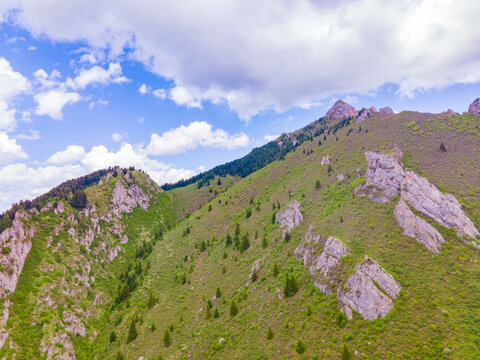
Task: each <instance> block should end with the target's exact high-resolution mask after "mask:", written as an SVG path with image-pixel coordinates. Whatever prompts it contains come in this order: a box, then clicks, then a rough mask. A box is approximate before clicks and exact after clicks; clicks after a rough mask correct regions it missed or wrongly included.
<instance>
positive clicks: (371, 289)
mask: <svg viewBox="0 0 480 360" xmlns="http://www.w3.org/2000/svg"><path fill="white" fill-rule="evenodd" d="M377 284H378V286H379V287H380V289H381V290H380V289H379V288H378V287H377ZM382 290H383V291H384V292H385V293H384V292H382ZM400 290H401V286H400V284H399V283H398V282H397V281H396V280H395V279H394V278H393V276H392V275H391V274H389V273H387V272H386V271H385V269H383V268H382V267H381V266H380V265H379V264H378V263H377V262H376V261H374V260H373V259H371V258H369V257H368V256H365V258H364V260H363V261H362V262H360V263H359V264H357V266H356V267H355V272H354V273H353V274H352V275H350V277H349V278H348V280H347V281H346V282H345V284H344V286H343V287H339V288H338V290H337V298H338V299H339V300H340V301H341V302H343V303H344V306H343V307H341V310H342V311H344V312H345V314H346V315H347V317H349V318H351V311H348V308H350V309H351V310H355V311H356V312H358V313H359V314H360V315H361V316H362V317H363V318H364V319H368V320H374V319H378V318H383V317H385V316H386V315H387V314H388V312H389V311H390V310H391V309H392V307H393V305H394V304H393V300H392V298H393V299H395V298H396V297H397V296H398V294H399V292H400Z"/></svg>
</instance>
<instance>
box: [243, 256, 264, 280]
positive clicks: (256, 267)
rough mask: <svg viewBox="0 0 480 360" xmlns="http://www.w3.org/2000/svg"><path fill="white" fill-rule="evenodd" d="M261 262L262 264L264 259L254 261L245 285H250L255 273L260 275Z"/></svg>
mask: <svg viewBox="0 0 480 360" xmlns="http://www.w3.org/2000/svg"><path fill="white" fill-rule="evenodd" d="M261 264H262V259H258V260H257V261H255V262H254V263H253V266H252V269H251V270H250V274H248V280H247V282H246V283H245V285H247V286H248V285H250V284H251V283H252V278H253V274H257V275H258V272H259V271H260V265H261Z"/></svg>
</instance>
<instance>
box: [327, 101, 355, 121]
mask: <svg viewBox="0 0 480 360" xmlns="http://www.w3.org/2000/svg"><path fill="white" fill-rule="evenodd" d="M357 114H358V111H357V110H355V108H354V107H353V106H351V105H349V104H347V103H346V102H345V101H343V100H337V102H335V104H333V106H332V107H331V108H330V109H329V110H328V111H327V113H326V114H325V117H327V118H329V119H331V120H342V119H345V118H348V117H353V116H357Z"/></svg>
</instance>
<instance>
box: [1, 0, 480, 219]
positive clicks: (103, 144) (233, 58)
mask: <svg viewBox="0 0 480 360" xmlns="http://www.w3.org/2000/svg"><path fill="white" fill-rule="evenodd" d="M479 13H480V4H479V3H476V2H471V1H456V2H449V1H442V2H438V1H433V0H422V1H415V2H404V1H392V2H389V4H388V5H386V4H385V3H384V2H381V1H379V0H361V1H338V2H334V3H332V2H324V3H319V2H311V1H307V0H303V1H299V2H296V3H295V4H288V3H284V2H278V1H266V2H264V3H262V4H261V5H260V4H258V3H256V2H251V1H233V0H231V1H230V0H229V1H221V2H219V1H205V2H202V3H201V4H200V2H198V1H193V0H192V1H186V2H182V3H178V4H173V3H171V2H168V1H148V0H139V1H137V2H135V4H132V3H131V2H129V1H122V0H120V1H116V2H115V6H112V3H111V1H90V0H86V1H84V2H81V4H80V3H78V4H74V3H73V2H63V1H60V0H52V1H50V2H48V3H44V2H41V1H33V2H32V1H21V0H9V1H6V2H2V4H0V211H3V210H5V209H7V208H8V207H10V205H11V204H12V203H13V202H16V201H19V200H22V199H27V198H33V197H35V196H37V195H40V194H41V193H43V192H45V191H48V189H49V188H51V187H53V186H55V185H58V184H59V183H61V182H63V181H65V180H67V179H69V178H72V177H77V176H80V175H83V174H86V173H88V172H91V171H93V170H96V169H99V168H103V167H107V166H112V165H121V166H129V165H134V166H135V167H137V168H143V169H144V170H146V171H147V172H148V173H149V174H150V175H151V177H152V178H153V179H154V180H156V181H157V182H159V183H164V182H172V181H176V180H179V179H181V178H185V177H189V176H192V175H193V174H196V173H198V172H200V171H202V170H204V169H209V168H212V167H214V166H215V165H218V164H222V163H224V162H227V161H230V160H233V159H236V158H239V157H241V156H243V155H245V154H246V153H248V152H249V151H250V150H251V149H252V148H253V147H256V146H260V145H262V144H264V143H266V142H267V141H268V140H270V139H272V138H273V137H274V136H276V135H279V134H281V133H282V132H289V131H293V130H296V129H298V128H300V127H302V126H305V125H306V124H308V123H309V122H311V121H313V120H315V119H318V118H319V117H321V116H322V115H324V114H325V112H326V111H327V110H328V108H329V107H330V106H331V105H332V103H333V102H334V101H335V100H337V99H338V98H343V99H344V100H346V101H347V102H349V103H350V104H352V105H353V106H355V107H356V108H357V109H361V108H362V107H370V106H372V105H374V106H376V107H377V108H380V107H383V106H390V107H391V108H393V109H394V110H395V111H402V110H415V111H424V112H441V111H445V110H446V109H448V108H452V109H453V110H455V111H457V112H460V113H461V112H463V111H465V110H466V109H467V108H468V105H469V104H470V103H471V102H472V101H473V100H474V99H475V98H477V97H480V50H479V48H478V47H476V46H475V45H474V44H476V42H478V35H480V24H479V22H478V19H476V16H475V14H479Z"/></svg>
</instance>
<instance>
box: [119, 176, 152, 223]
mask: <svg viewBox="0 0 480 360" xmlns="http://www.w3.org/2000/svg"><path fill="white" fill-rule="evenodd" d="M149 200H150V196H149V195H148V194H145V193H144V192H143V191H142V190H140V188H139V187H138V186H137V185H136V184H125V183H124V182H123V181H121V180H118V181H117V183H116V184H115V188H114V189H113V191H112V202H113V206H114V211H117V213H118V214H117V215H119V214H120V213H129V212H132V210H133V208H135V207H137V206H140V207H142V208H143V209H146V208H147V207H148V202H149Z"/></svg>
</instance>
